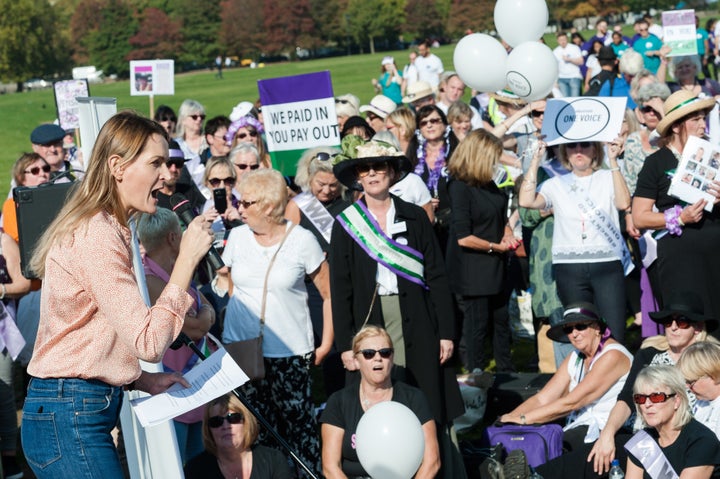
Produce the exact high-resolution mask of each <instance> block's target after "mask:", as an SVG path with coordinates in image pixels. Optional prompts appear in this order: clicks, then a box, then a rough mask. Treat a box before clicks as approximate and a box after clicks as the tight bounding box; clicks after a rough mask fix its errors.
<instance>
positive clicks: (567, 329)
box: [562, 323, 590, 334]
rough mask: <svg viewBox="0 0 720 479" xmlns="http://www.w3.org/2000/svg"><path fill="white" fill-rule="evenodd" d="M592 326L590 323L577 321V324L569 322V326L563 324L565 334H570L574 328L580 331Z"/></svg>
mask: <svg viewBox="0 0 720 479" xmlns="http://www.w3.org/2000/svg"><path fill="white" fill-rule="evenodd" d="M589 326H590V323H575V324H568V325H567V326H563V328H562V330H563V333H565V334H570V333H572V332H573V329H576V330H578V331H585V330H586V329H587V328H588V327H589Z"/></svg>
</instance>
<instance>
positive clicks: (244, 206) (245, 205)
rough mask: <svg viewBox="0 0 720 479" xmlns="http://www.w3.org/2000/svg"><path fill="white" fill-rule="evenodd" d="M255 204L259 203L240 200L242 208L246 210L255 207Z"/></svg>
mask: <svg viewBox="0 0 720 479" xmlns="http://www.w3.org/2000/svg"><path fill="white" fill-rule="evenodd" d="M255 203H257V201H245V200H240V206H242V207H243V208H245V209H248V208H250V207H251V206H252V205H254V204H255Z"/></svg>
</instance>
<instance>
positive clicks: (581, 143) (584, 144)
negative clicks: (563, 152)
mask: <svg viewBox="0 0 720 479" xmlns="http://www.w3.org/2000/svg"><path fill="white" fill-rule="evenodd" d="M591 145H592V143H591V142H589V141H576V142H572V143H565V148H567V149H568V150H572V149H575V148H577V147H578V146H579V147H580V148H590V146H591Z"/></svg>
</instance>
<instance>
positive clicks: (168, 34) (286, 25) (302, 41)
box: [0, 0, 700, 82]
mask: <svg viewBox="0 0 720 479" xmlns="http://www.w3.org/2000/svg"><path fill="white" fill-rule="evenodd" d="M547 1H548V8H549V9H550V12H551V19H554V20H555V21H557V22H563V21H568V20H569V19H572V18H575V17H581V16H595V15H612V14H617V13H622V12H626V11H640V10H646V9H647V8H649V7H650V6H652V7H654V8H659V9H662V8H665V7H667V6H668V4H671V3H672V0H660V1H659V2H658V1H656V0H653V1H652V2H650V0H585V1H580V0H547ZM697 1H700V0H697ZM650 3H652V5H650ZM494 6H495V1H493V0H204V1H201V2H200V1H197V0H0V11H2V12H3V15H2V16H0V81H4V82H22V81H23V80H26V79H27V78H30V77H46V78H47V77H52V76H58V75H59V76H69V72H70V70H71V69H72V67H73V66H78V65H95V66H96V67H97V68H99V69H102V70H103V71H104V72H105V73H106V74H108V75H112V74H115V75H118V76H119V77H121V78H123V77H127V75H128V73H129V72H128V61H129V60H139V59H152V58H169V59H174V60H175V61H176V62H177V66H176V68H177V69H178V70H182V69H184V68H192V67H197V66H204V65H208V64H210V63H211V62H212V59H214V58H215V57H216V56H217V55H222V56H233V57H238V58H250V59H253V60H259V59H261V56H263V55H267V56H273V55H287V56H288V57H289V58H294V57H295V56H296V54H297V52H298V51H301V50H302V51H308V52H310V53H311V54H312V53H313V52H320V51H323V50H325V51H327V50H328V49H335V50H336V51H343V52H350V51H360V52H363V51H370V52H374V51H375V47H376V45H378V46H379V45H382V46H384V47H386V48H393V49H394V48H397V46H399V45H405V44H408V43H409V42H411V41H413V40H415V39H424V38H440V39H442V38H456V39H457V38H460V37H461V36H462V35H464V34H465V33H466V32H468V31H491V30H493V8H494Z"/></svg>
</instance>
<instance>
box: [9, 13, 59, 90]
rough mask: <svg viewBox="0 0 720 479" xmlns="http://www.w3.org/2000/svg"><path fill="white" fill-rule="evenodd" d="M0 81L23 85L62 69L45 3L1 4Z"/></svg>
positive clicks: (51, 19)
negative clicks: (34, 78) (31, 79)
mask: <svg viewBox="0 0 720 479" xmlns="http://www.w3.org/2000/svg"><path fill="white" fill-rule="evenodd" d="M0 11H2V15H0V39H2V41H0V79H1V80H3V81H7V82H17V83H18V87H19V89H22V82H23V81H24V80H27V79H28V78H29V77H32V76H47V75H50V74H52V73H54V72H55V71H57V70H58V69H62V68H63V65H62V59H63V58H65V59H66V60H67V56H66V55H65V56H63V53H62V48H63V47H64V48H65V50H66V49H67V46H66V45H65V44H63V43H62V41H61V38H60V36H59V34H58V31H57V28H56V24H55V23H54V18H53V14H52V12H53V7H52V6H51V5H50V4H49V3H48V1H47V0H0Z"/></svg>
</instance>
